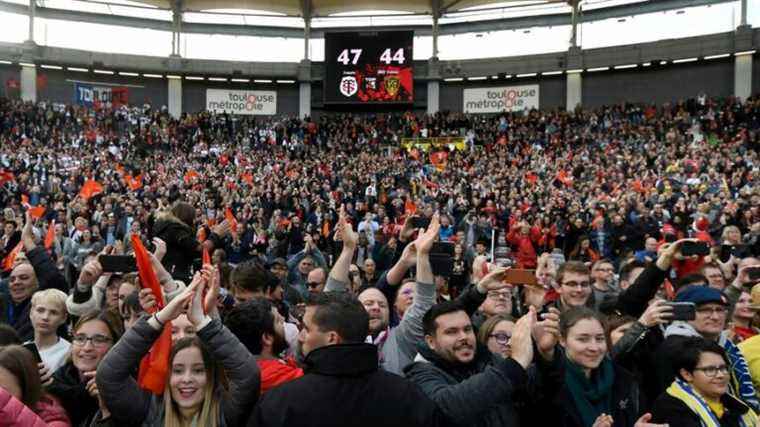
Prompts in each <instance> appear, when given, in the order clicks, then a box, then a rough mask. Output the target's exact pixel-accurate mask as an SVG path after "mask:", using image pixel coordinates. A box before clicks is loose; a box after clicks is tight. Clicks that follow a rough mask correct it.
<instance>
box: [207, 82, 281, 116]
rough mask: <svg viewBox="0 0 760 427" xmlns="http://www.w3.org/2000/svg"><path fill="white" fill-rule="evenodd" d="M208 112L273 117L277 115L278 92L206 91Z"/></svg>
mask: <svg viewBox="0 0 760 427" xmlns="http://www.w3.org/2000/svg"><path fill="white" fill-rule="evenodd" d="M206 110H208V111H213V112H215V113H222V112H225V111H226V112H227V113H229V114H242V115H261V116H271V115H274V114H277V92H275V91H270V90H226V89H206Z"/></svg>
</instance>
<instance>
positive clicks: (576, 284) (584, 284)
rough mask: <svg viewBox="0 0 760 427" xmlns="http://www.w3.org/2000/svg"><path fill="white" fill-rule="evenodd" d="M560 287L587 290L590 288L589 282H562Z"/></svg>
mask: <svg viewBox="0 0 760 427" xmlns="http://www.w3.org/2000/svg"><path fill="white" fill-rule="evenodd" d="M562 286H567V287H568V288H581V289H588V288H590V287H591V282H564V283H563V284H562Z"/></svg>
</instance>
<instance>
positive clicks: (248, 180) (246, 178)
mask: <svg viewBox="0 0 760 427" xmlns="http://www.w3.org/2000/svg"><path fill="white" fill-rule="evenodd" d="M242 178H243V181H245V182H246V183H248V185H250V186H251V187H253V174H252V173H250V172H246V173H244V174H243V176H242Z"/></svg>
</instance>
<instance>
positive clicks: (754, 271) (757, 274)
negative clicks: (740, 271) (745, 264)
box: [747, 267, 760, 282]
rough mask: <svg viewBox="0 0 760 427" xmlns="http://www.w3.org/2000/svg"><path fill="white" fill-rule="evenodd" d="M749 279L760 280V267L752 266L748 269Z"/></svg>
mask: <svg viewBox="0 0 760 427" xmlns="http://www.w3.org/2000/svg"><path fill="white" fill-rule="evenodd" d="M747 276H748V277H749V280H751V281H753V282H756V281H758V280H760V267H750V268H748V269H747Z"/></svg>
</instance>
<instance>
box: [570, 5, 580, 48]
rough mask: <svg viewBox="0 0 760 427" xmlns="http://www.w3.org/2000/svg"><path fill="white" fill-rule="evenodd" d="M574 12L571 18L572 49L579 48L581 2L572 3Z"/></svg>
mask: <svg viewBox="0 0 760 427" xmlns="http://www.w3.org/2000/svg"><path fill="white" fill-rule="evenodd" d="M572 6H573V12H572V15H571V16H570V48H571V49H572V48H574V47H578V13H579V11H580V9H579V8H580V0H576V1H574V2H572Z"/></svg>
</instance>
